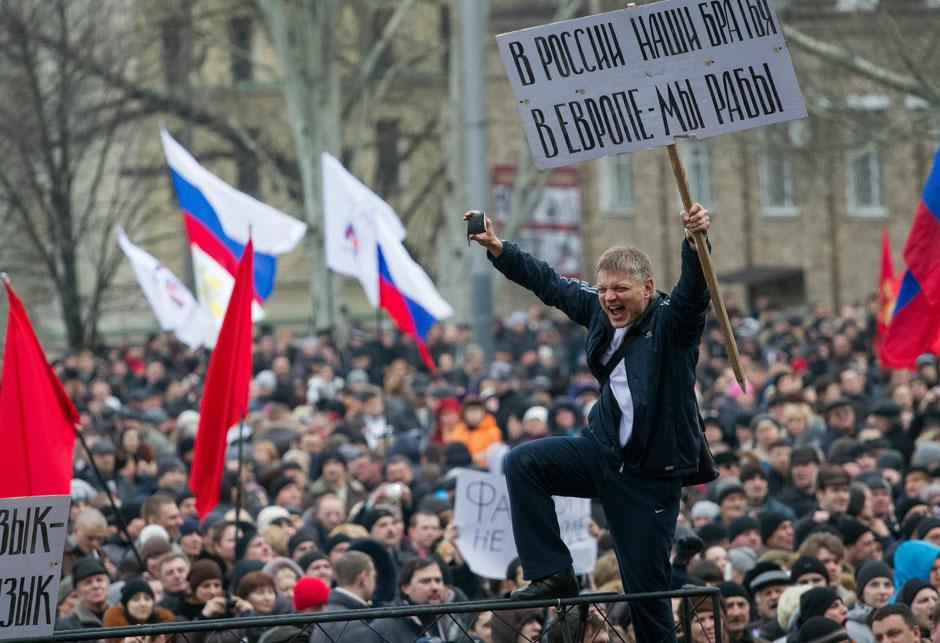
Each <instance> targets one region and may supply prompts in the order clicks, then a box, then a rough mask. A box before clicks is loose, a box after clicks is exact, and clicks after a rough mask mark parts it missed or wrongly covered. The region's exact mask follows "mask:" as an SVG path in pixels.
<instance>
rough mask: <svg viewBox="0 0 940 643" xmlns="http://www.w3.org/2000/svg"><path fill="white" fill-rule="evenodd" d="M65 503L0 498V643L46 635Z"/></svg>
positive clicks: (49, 632)
mask: <svg viewBox="0 0 940 643" xmlns="http://www.w3.org/2000/svg"><path fill="white" fill-rule="evenodd" d="M69 500H70V498H69V496H31V497H26V498H0V639H13V638H27V637H43V636H51V635H52V629H53V627H54V626H55V619H56V613H57V607H56V606H57V598H58V595H59V576H60V574H61V572H62V552H63V551H64V550H65V536H66V530H67V525H68V517H69Z"/></svg>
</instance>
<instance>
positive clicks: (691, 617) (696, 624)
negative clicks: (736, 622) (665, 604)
mask: <svg viewBox="0 0 940 643" xmlns="http://www.w3.org/2000/svg"><path fill="white" fill-rule="evenodd" d="M726 609H727V607H726V604H725V600H724V599H723V598H722V599H720V601H719V610H718V613H719V618H721V623H720V625H721V634H722V636H721V638H720V639H718V638H717V637H716V636H715V634H716V632H717V628H718V625H719V624H718V623H716V622H715V611H714V607H713V605H712V601H711V599H710V598H705V597H700V596H695V597H692V598H690V599H687V600H684V601H682V602H681V603H680V605H679V620H680V622H682V623H685V622H689V623H691V630H690V631H689V632H688V633H683V637H682V640H683V641H688V642H689V643H715V642H716V641H720V642H721V643H728V641H729V635H728V634H729V633H728V624H727V620H728V619H727V613H726Z"/></svg>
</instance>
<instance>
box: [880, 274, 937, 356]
mask: <svg viewBox="0 0 940 643" xmlns="http://www.w3.org/2000/svg"><path fill="white" fill-rule="evenodd" d="M938 337H940V306H934V305H933V304H931V303H930V301H929V300H928V299H927V297H926V296H925V294H924V291H923V289H922V288H921V285H920V283H919V282H918V281H917V278H916V277H914V274H913V273H912V272H911V270H910V268H908V269H907V270H906V271H904V276H903V277H902V278H901V285H900V287H899V288H898V300H897V303H895V305H894V312H893V313H892V315H891V325H890V326H888V332H887V334H886V335H885V338H884V342H882V345H881V352H882V353H883V354H884V356H885V361H884V365H885V366H888V367H889V368H914V361H915V360H916V359H917V356H918V355H920V354H921V353H926V352H931V351H933V350H935V346H936V344H937V338H938Z"/></svg>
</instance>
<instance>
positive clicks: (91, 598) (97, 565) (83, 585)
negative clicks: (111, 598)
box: [72, 556, 111, 614]
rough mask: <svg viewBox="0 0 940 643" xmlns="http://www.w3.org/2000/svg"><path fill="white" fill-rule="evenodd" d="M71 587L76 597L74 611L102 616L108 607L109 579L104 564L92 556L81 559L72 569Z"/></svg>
mask: <svg viewBox="0 0 940 643" xmlns="http://www.w3.org/2000/svg"><path fill="white" fill-rule="evenodd" d="M72 587H73V588H74V589H75V593H76V595H77V596H78V605H77V606H76V609H79V607H81V608H84V609H85V610H88V611H90V612H92V613H95V614H102V613H103V612H104V610H105V609H106V608H107V607H108V590H109V589H110V587H111V578H110V577H109V576H108V570H107V569H105V566H104V564H103V563H102V562H101V561H100V560H98V559H97V558H95V557H94V556H86V557H84V558H81V559H79V560H78V562H76V563H75V565H74V566H73V567H72Z"/></svg>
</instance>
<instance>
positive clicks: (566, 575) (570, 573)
mask: <svg viewBox="0 0 940 643" xmlns="http://www.w3.org/2000/svg"><path fill="white" fill-rule="evenodd" d="M579 591H581V588H580V587H579V586H578V578H577V577H576V576H575V575H574V568H572V567H569V568H568V569H563V570H562V571H560V572H557V573H555V574H552V575H551V576H546V577H545V578H540V579H539V580H536V581H532V582H531V583H529V584H528V585H526V586H525V587H520V588H519V589H514V590H513V591H512V593H510V594H509V598H510V599H512V600H514V601H534V600H537V599H540V598H565V597H566V596H577V595H578V592H579Z"/></svg>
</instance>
